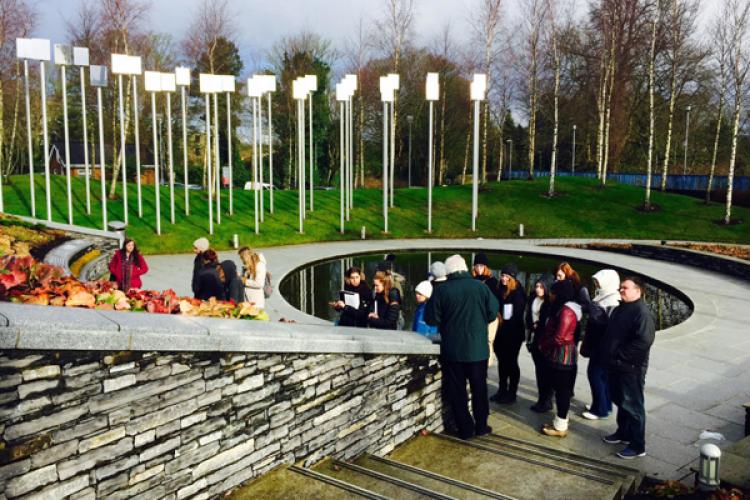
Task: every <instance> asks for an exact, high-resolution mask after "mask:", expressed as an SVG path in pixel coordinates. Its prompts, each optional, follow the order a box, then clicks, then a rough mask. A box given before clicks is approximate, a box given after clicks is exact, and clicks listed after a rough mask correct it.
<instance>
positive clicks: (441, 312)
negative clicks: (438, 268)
mask: <svg viewBox="0 0 750 500" xmlns="http://www.w3.org/2000/svg"><path fill="white" fill-rule="evenodd" d="M498 307H499V305H498V303H497V299H496V298H495V296H494V295H493V294H492V292H491V291H490V289H489V288H488V287H487V286H485V285H484V284H482V283H480V282H479V281H477V280H474V279H472V277H471V275H470V274H469V273H468V272H466V271H457V272H454V273H451V274H449V275H448V279H447V280H446V282H445V284H443V285H442V286H440V288H437V289H436V290H433V292H432V297H430V300H428V301H427V307H426V308H425V314H424V319H425V322H426V323H427V324H428V325H433V326H437V327H438V331H439V332H440V338H441V344H440V354H441V357H442V359H444V360H445V361H449V362H463V363H470V362H476V361H484V360H486V359H488V358H489V357H490V349H489V343H488V342H487V325H488V324H490V323H491V322H492V321H494V320H495V318H496V317H497V311H498Z"/></svg>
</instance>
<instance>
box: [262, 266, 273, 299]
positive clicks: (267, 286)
mask: <svg viewBox="0 0 750 500" xmlns="http://www.w3.org/2000/svg"><path fill="white" fill-rule="evenodd" d="M272 294H273V283H272V282H271V273H270V272H268V271H266V280H265V282H264V283H263V296H264V297H265V298H268V297H270V296H271V295H272Z"/></svg>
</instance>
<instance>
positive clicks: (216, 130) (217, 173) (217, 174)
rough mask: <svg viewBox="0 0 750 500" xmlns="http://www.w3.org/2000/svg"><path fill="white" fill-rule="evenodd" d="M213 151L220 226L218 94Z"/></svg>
mask: <svg viewBox="0 0 750 500" xmlns="http://www.w3.org/2000/svg"><path fill="white" fill-rule="evenodd" d="M214 151H216V159H215V162H214V163H215V166H214V168H215V174H214V176H215V177H216V223H217V224H221V178H222V173H221V156H220V155H219V94H218V93H215V94H214Z"/></svg>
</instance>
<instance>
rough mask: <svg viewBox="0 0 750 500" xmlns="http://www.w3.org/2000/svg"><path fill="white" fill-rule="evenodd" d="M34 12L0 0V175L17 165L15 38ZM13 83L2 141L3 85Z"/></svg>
mask: <svg viewBox="0 0 750 500" xmlns="http://www.w3.org/2000/svg"><path fill="white" fill-rule="evenodd" d="M35 18H36V12H35V11H34V10H33V9H32V8H31V6H30V5H28V3H27V2H26V1H24V0H0V176H3V175H8V174H9V173H10V172H12V171H13V170H14V169H15V167H16V166H17V162H16V159H15V158H14V147H15V142H16V141H15V139H16V130H17V124H18V114H19V111H18V108H19V101H20V95H21V94H22V93H23V92H22V91H21V88H20V83H19V82H20V81H21V72H20V67H19V64H18V62H17V61H16V60H15V57H14V55H15V44H16V38H19V37H25V36H27V34H28V33H29V32H30V31H31V29H32V27H33V25H34V21H35ZM11 82H12V83H13V93H14V96H13V112H12V118H11V120H10V128H11V133H10V138H9V140H8V141H7V143H6V133H7V131H6V118H5V98H6V86H7V85H9V84H10V83H11Z"/></svg>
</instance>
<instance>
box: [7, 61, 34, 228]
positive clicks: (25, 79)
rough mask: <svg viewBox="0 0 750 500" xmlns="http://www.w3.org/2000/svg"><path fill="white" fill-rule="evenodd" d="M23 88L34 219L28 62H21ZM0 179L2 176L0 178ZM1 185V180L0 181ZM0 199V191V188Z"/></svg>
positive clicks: (32, 147) (32, 148) (32, 204)
mask: <svg viewBox="0 0 750 500" xmlns="http://www.w3.org/2000/svg"><path fill="white" fill-rule="evenodd" d="M23 88H24V92H25V96H24V97H25V99H26V137H27V139H28V151H29V193H30V194H31V216H32V217H34V218H36V190H35V188H36V186H35V185H34V145H33V144H32V142H31V96H30V95H29V61H28V60H27V59H24V60H23ZM0 177H2V176H0ZM0 183H2V179H0ZM0 198H2V189H1V188H0Z"/></svg>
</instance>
